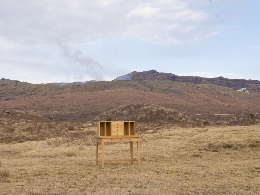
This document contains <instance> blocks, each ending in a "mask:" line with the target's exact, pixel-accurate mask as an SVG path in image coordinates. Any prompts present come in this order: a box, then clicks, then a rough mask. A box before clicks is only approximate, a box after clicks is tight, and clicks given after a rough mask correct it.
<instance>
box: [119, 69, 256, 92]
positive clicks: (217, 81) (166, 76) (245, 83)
mask: <svg viewBox="0 0 260 195" xmlns="http://www.w3.org/2000/svg"><path fill="white" fill-rule="evenodd" d="M115 80H134V81H136V80H170V81H176V82H190V83H194V84H213V85H218V86H222V87H228V88H232V89H234V90H238V89H241V88H247V89H248V90H249V91H260V81H258V80H245V79H228V78H224V77H222V76H220V77H216V78H206V77H199V76H178V75H176V74H172V73H161V72H157V71H156V70H149V71H143V72H136V71H134V72H131V73H129V74H126V75H123V76H120V77H117V78H116V79H115Z"/></svg>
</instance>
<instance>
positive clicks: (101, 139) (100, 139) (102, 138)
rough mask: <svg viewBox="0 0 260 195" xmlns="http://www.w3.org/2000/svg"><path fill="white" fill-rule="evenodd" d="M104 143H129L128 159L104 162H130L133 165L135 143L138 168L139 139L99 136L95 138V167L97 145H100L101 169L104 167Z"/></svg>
mask: <svg viewBox="0 0 260 195" xmlns="http://www.w3.org/2000/svg"><path fill="white" fill-rule="evenodd" d="M105 142H130V159H121V160H120V159H119V160H106V161H131V164H133V161H134V158H133V153H134V149H133V142H136V143H137V153H138V166H140V137H139V136H100V137H97V138H96V165H98V145H99V143H101V145H102V156H101V159H102V168H104V166H105V154H104V152H105V151H104V150H105Z"/></svg>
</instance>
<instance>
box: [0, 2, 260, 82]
mask: <svg viewBox="0 0 260 195" xmlns="http://www.w3.org/2000/svg"><path fill="white" fill-rule="evenodd" d="M259 61H260V1H257V0H182V1H181V0H150V1H149V0H130V1H129V0H95V1H89V0H55V1H53V0H37V1H36V0H23V1H19V0H0V79H1V78H6V79H13V80H19V81H25V82H30V83H48V82H74V81H87V80H112V79H115V78H116V77H118V76H121V75H124V74H127V73H130V72H132V71H148V70H152V69H153V70H157V71H158V72H167V73H173V74H177V75H186V76H202V77H210V78H212V77H218V76H223V77H226V78H242V79H256V80H260V64H259Z"/></svg>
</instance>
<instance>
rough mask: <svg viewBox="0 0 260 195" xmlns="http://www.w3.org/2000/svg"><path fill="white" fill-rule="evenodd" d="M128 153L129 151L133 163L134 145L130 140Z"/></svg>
mask: <svg viewBox="0 0 260 195" xmlns="http://www.w3.org/2000/svg"><path fill="white" fill-rule="evenodd" d="M130 153H131V165H132V164H133V157H134V147H133V142H132V141H131V142H130Z"/></svg>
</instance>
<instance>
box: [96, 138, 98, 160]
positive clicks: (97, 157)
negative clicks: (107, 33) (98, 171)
mask: <svg viewBox="0 0 260 195" xmlns="http://www.w3.org/2000/svg"><path fill="white" fill-rule="evenodd" d="M96 165H98V142H96Z"/></svg>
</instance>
